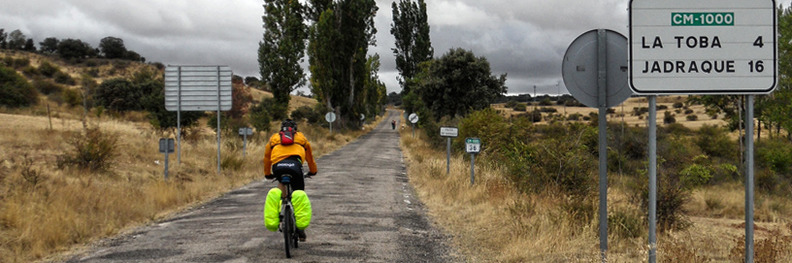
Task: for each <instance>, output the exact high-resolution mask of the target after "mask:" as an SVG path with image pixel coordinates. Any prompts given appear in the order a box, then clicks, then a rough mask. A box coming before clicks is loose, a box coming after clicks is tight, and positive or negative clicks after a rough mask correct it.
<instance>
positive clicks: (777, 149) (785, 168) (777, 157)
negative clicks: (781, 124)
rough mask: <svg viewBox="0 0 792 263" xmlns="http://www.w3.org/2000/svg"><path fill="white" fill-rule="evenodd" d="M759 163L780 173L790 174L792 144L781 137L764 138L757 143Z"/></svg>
mask: <svg viewBox="0 0 792 263" xmlns="http://www.w3.org/2000/svg"><path fill="white" fill-rule="evenodd" d="M756 157H757V158H756V159H757V164H758V165H759V166H761V167H766V168H768V169H770V170H771V171H773V172H776V173H779V174H788V173H789V171H790V169H789V168H790V166H792V145H790V143H789V142H787V141H785V140H781V139H769V140H762V141H761V142H760V143H757V145H756Z"/></svg>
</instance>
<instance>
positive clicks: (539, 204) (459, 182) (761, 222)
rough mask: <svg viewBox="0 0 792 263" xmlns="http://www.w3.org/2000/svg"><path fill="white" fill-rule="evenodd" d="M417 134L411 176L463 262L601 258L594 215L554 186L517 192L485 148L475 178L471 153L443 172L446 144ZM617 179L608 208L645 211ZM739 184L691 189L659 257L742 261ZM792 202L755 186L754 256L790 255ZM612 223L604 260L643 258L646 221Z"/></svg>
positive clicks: (406, 146)
mask: <svg viewBox="0 0 792 263" xmlns="http://www.w3.org/2000/svg"><path fill="white" fill-rule="evenodd" d="M416 135H417V138H412V136H411V134H410V131H409V129H404V130H402V136H401V147H402V149H403V151H404V156H405V159H406V160H405V161H406V163H407V164H408V176H409V179H410V182H411V183H412V184H413V186H414V187H415V189H416V191H417V193H418V195H419V197H420V198H421V200H422V201H423V202H424V203H425V204H426V206H427V207H428V210H429V214H430V216H431V217H432V218H433V220H434V221H435V222H436V223H437V224H438V225H440V226H441V227H442V228H444V229H445V231H446V232H447V233H449V234H450V235H451V236H452V237H453V243H454V245H455V247H456V248H457V249H459V251H460V252H461V253H462V254H463V255H464V257H465V259H466V260H467V261H468V262H599V237H598V233H597V232H598V221H597V220H598V219H597V218H596V215H595V216H593V218H591V219H590V220H588V221H585V220H584V221H580V220H576V219H573V218H571V216H570V215H569V214H568V213H567V211H564V209H563V208H562V207H561V206H562V205H563V204H564V200H563V198H562V197H559V196H558V195H554V194H553V191H551V190H548V191H546V192H545V193H541V194H526V193H521V192H520V191H518V190H517V189H515V187H514V186H513V185H512V184H510V183H509V182H508V181H507V180H506V179H505V178H506V176H505V174H504V171H503V170H502V169H500V168H499V167H491V166H489V165H485V164H483V163H484V162H480V160H481V159H482V158H486V157H485V156H479V157H477V158H476V160H477V167H476V173H475V174H476V178H475V184H474V185H472V186H471V185H470V161H469V160H464V159H463V158H462V156H460V155H457V156H453V157H452V159H451V172H450V174H449V175H446V172H445V170H446V160H445V151H444V149H432V147H431V146H429V145H427V144H426V143H425V141H424V138H423V132H420V131H418V132H416ZM620 180H621V179H620V178H619V177H618V176H616V177H615V178H613V179H612V181H615V182H614V183H613V185H611V186H610V187H609V192H608V202H609V208H608V209H609V210H608V211H609V215H613V214H614V213H615V212H622V213H625V212H626V213H634V214H635V216H638V217H640V216H642V215H643V214H644V213H646V212H645V211H640V209H638V208H636V207H634V206H633V205H631V204H630V202H628V198H629V197H628V194H627V193H626V190H625V189H626V188H625V186H624V184H623V183H620ZM742 189H744V188H743V187H742V185H739V184H733V185H723V186H717V187H707V188H703V189H700V190H697V191H695V192H694V194H693V197H692V201H691V202H690V204H689V205H688V207H687V209H688V210H689V211H690V213H689V214H690V215H691V217H690V220H691V221H692V226H691V227H690V228H689V229H687V230H685V231H677V232H668V233H664V234H659V236H658V247H659V248H658V261H659V262H704V261H715V262H724V261H725V262H739V261H740V260H741V258H742V255H743V254H742V253H743V252H741V251H742V250H741V249H743V248H742V246H743V245H741V243H740V242H741V240H744V236H743V235H744V227H743V226H742V225H741V224H742V222H743V221H742V217H743V212H742V209H743V202H744V201H743V199H742V198H743V195H742V192H741V191H742ZM716 198H717V200H719V201H720V202H721V203H720V206H718V208H717V209H709V210H708V209H706V204H705V203H706V201H705V200H707V199H716ZM593 202H596V201H593ZM711 202H712V201H710V203H711ZM789 203H790V200H788V199H783V198H779V197H766V196H764V195H761V194H757V202H756V204H757V205H756V218H757V222H756V226H757V230H756V234H755V240H756V243H755V244H756V255H757V256H756V258H757V262H772V261H776V262H792V223H790V222H792V221H790V220H789V218H791V217H792V212H790V209H789V205H787V204H789ZM593 205H594V207H595V211H594V213H596V204H593ZM614 227H615V226H610V227H609V231H610V232H609V244H608V245H609V251H608V259H609V261H610V262H640V261H646V260H647V257H648V252H649V249H648V245H647V242H648V241H647V235H648V234H647V233H648V231H647V229H646V227H645V226H641V230H642V231H641V233H640V237H636V238H624V237H620V236H619V235H618V234H617V233H615V232H616V231H614ZM772 251H776V252H772ZM773 253H775V254H773ZM771 254H772V256H770V255H771ZM760 259H762V260H765V261H762V260H760ZM766 260H770V261H766Z"/></svg>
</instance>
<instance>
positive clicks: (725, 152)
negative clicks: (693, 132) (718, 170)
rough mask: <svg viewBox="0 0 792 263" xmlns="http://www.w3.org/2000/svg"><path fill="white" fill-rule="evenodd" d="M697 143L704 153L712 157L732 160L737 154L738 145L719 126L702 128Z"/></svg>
mask: <svg viewBox="0 0 792 263" xmlns="http://www.w3.org/2000/svg"><path fill="white" fill-rule="evenodd" d="M695 143H696V145H698V147H699V148H700V149H701V150H702V151H704V153H706V154H707V155H709V156H712V157H723V158H732V157H734V156H735V155H736V152H737V144H736V143H735V142H734V141H732V140H731V139H729V137H728V134H727V132H726V130H725V129H723V128H720V127H718V126H710V125H704V126H702V127H701V128H700V129H699V132H698V136H696V138H695Z"/></svg>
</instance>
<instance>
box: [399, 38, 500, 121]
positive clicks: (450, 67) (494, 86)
mask: <svg viewBox="0 0 792 263" xmlns="http://www.w3.org/2000/svg"><path fill="white" fill-rule="evenodd" d="M421 68H422V72H420V73H419V74H417V76H416V77H415V78H413V79H412V80H411V81H412V82H413V83H414V84H415V90H413V91H412V92H415V93H416V94H417V95H418V96H419V97H420V98H421V100H422V101H423V103H424V105H426V106H427V107H428V109H429V110H430V111H431V112H432V113H433V115H434V117H435V118H436V119H437V120H439V119H440V118H442V117H444V116H449V117H454V116H457V115H458V116H464V115H465V114H467V113H468V112H470V111H472V110H480V109H484V108H487V107H489V105H490V104H491V103H493V102H494V101H495V100H496V99H497V98H498V97H500V96H503V95H504V94H506V90H507V87H506V86H505V83H506V74H502V75H500V76H494V75H491V74H492V73H491V71H490V64H489V62H488V61H487V59H486V58H484V57H476V56H475V54H473V52H472V51H469V50H464V49H461V48H455V49H451V50H450V51H449V52H448V53H446V54H445V55H443V56H442V57H440V58H439V59H436V60H433V61H428V62H424V63H422V64H421Z"/></svg>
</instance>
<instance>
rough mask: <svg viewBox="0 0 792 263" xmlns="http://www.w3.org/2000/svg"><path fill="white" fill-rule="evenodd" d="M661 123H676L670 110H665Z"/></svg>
mask: <svg viewBox="0 0 792 263" xmlns="http://www.w3.org/2000/svg"><path fill="white" fill-rule="evenodd" d="M663 123H664V124H671V123H676V118H674V114H671V112H669V111H666V112H665V113H664V116H663Z"/></svg>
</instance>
